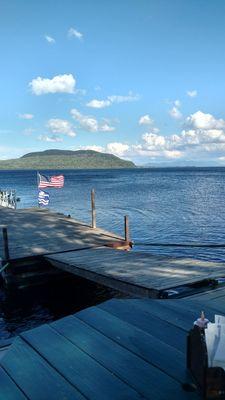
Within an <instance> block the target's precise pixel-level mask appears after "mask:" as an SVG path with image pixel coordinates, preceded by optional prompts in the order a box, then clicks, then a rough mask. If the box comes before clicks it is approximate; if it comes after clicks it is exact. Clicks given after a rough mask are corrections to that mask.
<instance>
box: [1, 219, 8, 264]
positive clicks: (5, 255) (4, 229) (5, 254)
mask: <svg viewBox="0 0 225 400" xmlns="http://www.w3.org/2000/svg"><path fill="white" fill-rule="evenodd" d="M2 239H3V260H4V261H8V260H9V242H8V232H7V227H6V226H3V227H2Z"/></svg>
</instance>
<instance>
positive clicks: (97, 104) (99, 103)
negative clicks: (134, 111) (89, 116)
mask: <svg viewBox="0 0 225 400" xmlns="http://www.w3.org/2000/svg"><path fill="white" fill-rule="evenodd" d="M86 105H87V106H88V107H92V108H105V107H108V106H110V105H111V101H110V100H96V99H94V100H91V101H89V103H87V104H86Z"/></svg>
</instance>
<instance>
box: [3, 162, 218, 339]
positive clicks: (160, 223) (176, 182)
mask: <svg viewBox="0 0 225 400" xmlns="http://www.w3.org/2000/svg"><path fill="white" fill-rule="evenodd" d="M61 172H62V173H63V174H64V176H65V187H64V188H63V189H48V190H46V191H48V192H49V193H50V205H49V207H50V208H51V209H52V210H56V211H60V212H63V213H65V214H70V215H71V216H72V217H74V218H76V219H79V220H82V221H84V222H87V223H90V220H91V213H90V192H91V189H92V188H94V189H95V192H96V209H97V225H98V226H99V227H102V228H105V229H107V230H110V231H113V232H116V233H118V234H121V235H123V223H124V222H123V217H124V215H128V216H129V221H130V230H131V238H132V240H133V241H134V243H135V246H134V251H137V250H143V251H148V252H151V253H155V254H166V255H168V254H170V255H175V256H184V255H185V256H188V257H197V258H200V259H207V260H218V261H224V258H225V257H224V256H225V249H223V248H221V249H212V248H182V247H178V248H176V247H152V246H150V244H151V243H180V244H182V243H207V244H224V243H225V207H224V203H225V168H188V169H187V168H183V169H179V168H173V169H163V168H162V169H141V168H140V169H133V170H132V169H131V170H75V171H74V170H66V171H43V173H45V174H47V175H48V174H51V175H53V174H59V173H61ZM0 188H2V189H7V188H9V189H16V191H17V196H18V197H20V199H21V201H20V203H18V207H19V208H26V207H33V206H36V205H37V192H38V191H37V174H36V172H35V171H0ZM74 285H75V286H76V282H74ZM51 290H52V292H51V295H49V293H48V292H49V291H48V290H46V292H45V295H42V296H40V295H38V294H37V293H36V297H35V301H34V304H33V305H32V307H31V308H29V306H27V308H26V312H25V314H26V315H25V316H24V314H23V313H24V311H23V309H24V304H25V303H26V302H28V300H27V299H29V298H30V293H29V292H27V294H23V295H22V299H21V300H20V301H19V300H18V299H17V300H16V301H15V299H13V298H12V296H11V295H10V296H9V297H8V294H7V295H6V294H5V293H4V292H1V293H0V302H1V304H2V305H0V337H1V332H2V337H7V336H10V335H11V334H14V333H15V332H17V331H18V330H21V329H26V328H27V327H30V326H34V325H35V324H38V323H42V322H43V321H45V320H52V319H55V318H57V317H60V316H62V315H64V314H66V313H69V312H73V310H75V311H76V309H77V306H78V304H77V302H78V300H77V298H76V296H74V300H73V301H71V298H70V296H69V300H68V299H67V298H66V296H65V297H63V298H64V306H61V309H60V312H59V311H58V309H57V307H56V306H54V307H51V306H50V305H52V304H57V301H56V298H55V300H53V299H54V294H52V293H54V290H55V289H54V288H52V289H51ZM37 291H38V289H37ZM71 293H74V288H72V289H71ZM91 293H92V297H91V302H90V299H89V301H87V302H86V303H85V298H83V300H82V301H80V303H81V304H80V303H79V307H78V308H82V306H87V305H90V304H94V303H95V302H97V301H99V299H100V300H101V299H103V300H104V299H105V298H109V297H110V296H111V295H115V293H111V292H110V291H107V290H103V289H102V288H101V287H96V286H93V285H92V292H91ZM19 296H21V295H19ZM24 296H25V297H24ZM26 296H27V298H26ZM49 296H50V297H49ZM33 297H34V296H33ZM33 297H32V298H33ZM72 297H73V295H72ZM43 298H44V300H43ZM16 302H17V304H20V306H18V310H16V309H15V307H14V305H15V303H16ZM43 302H44V304H43ZM82 302H83V303H82ZM22 305H23V306H22ZM9 310H10V312H8V311H9ZM36 317H37V318H36ZM12 332H13V333H12Z"/></svg>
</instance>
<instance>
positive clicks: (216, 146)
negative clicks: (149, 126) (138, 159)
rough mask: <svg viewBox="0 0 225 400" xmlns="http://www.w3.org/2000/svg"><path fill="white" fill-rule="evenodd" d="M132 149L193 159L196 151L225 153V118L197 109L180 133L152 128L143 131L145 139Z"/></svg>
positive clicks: (163, 156)
mask: <svg viewBox="0 0 225 400" xmlns="http://www.w3.org/2000/svg"><path fill="white" fill-rule="evenodd" d="M132 150H133V152H134V153H133V154H139V155H141V156H149V157H150V158H154V159H156V158H162V159H163V158H167V159H168V158H170V159H171V158H181V157H185V156H188V157H189V159H193V157H194V155H195V156H197V155H199V154H201V155H203V154H206V153H211V154H212V153H214V154H216V153H221V152H224V151H225V121H224V120H223V119H217V118H215V117H214V116H213V115H211V114H206V113H203V112H202V111H197V112H196V113H194V114H191V115H190V116H189V117H187V118H186V121H185V124H184V129H183V130H182V131H181V133H180V134H174V135H169V136H163V135H159V134H158V133H157V132H153V131H152V130H151V131H150V132H146V133H144V134H143V135H142V142H141V143H139V144H138V145H133V146H132ZM220 155H221V154H220ZM221 157H222V155H221Z"/></svg>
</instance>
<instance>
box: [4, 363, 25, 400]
mask: <svg viewBox="0 0 225 400" xmlns="http://www.w3.org/2000/svg"><path fill="white" fill-rule="evenodd" d="M26 399H27V397H26V396H25V395H24V394H23V392H21V390H20V389H19V388H18V386H17V385H16V384H15V382H14V381H13V380H12V379H11V378H10V377H9V375H8V374H7V373H6V372H5V371H4V369H3V368H0V400H26Z"/></svg>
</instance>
